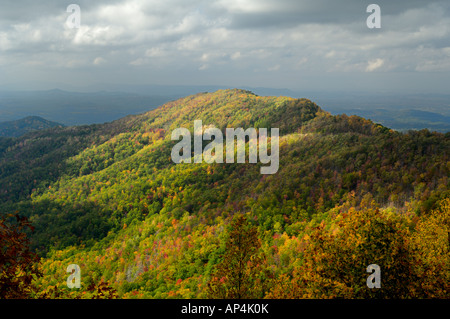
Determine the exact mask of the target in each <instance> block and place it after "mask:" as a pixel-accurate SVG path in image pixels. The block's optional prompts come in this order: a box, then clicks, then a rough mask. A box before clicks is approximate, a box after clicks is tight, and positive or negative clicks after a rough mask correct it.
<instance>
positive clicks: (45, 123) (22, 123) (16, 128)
mask: <svg viewBox="0 0 450 319" xmlns="http://www.w3.org/2000/svg"><path fill="white" fill-rule="evenodd" d="M56 126H62V124H60V123H56V122H52V121H49V120H46V119H44V118H42V117H39V116H27V117H25V118H23V119H20V120H16V121H7V122H0V136H3V137H19V136H21V135H24V134H26V133H29V132H33V131H38V130H44V129H47V128H52V127H56Z"/></svg>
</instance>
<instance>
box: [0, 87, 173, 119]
mask: <svg viewBox="0 0 450 319" xmlns="http://www.w3.org/2000/svg"><path fill="white" fill-rule="evenodd" d="M178 97H180V96H175V97H174V96H165V95H158V94H156V95H149V94H137V93H126V92H108V91H99V92H71V91H64V90H59V89H54V90H47V91H0V121H9V120H12V119H15V118H20V117H26V116H31V115H38V116H41V117H44V118H46V119H49V120H52V121H55V122H58V123H62V124H64V125H86V124H95V123H105V122H110V121H114V120H117V119H120V118H122V117H124V116H126V115H129V114H139V113H142V112H145V111H148V110H149V109H152V108H155V107H157V106H159V105H161V104H163V103H166V102H168V101H171V100H174V99H175V98H178Z"/></svg>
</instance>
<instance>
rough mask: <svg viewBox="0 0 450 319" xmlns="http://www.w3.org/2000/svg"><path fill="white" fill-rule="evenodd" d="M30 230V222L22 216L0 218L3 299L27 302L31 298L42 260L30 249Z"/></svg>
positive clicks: (1, 290)
mask: <svg viewBox="0 0 450 319" xmlns="http://www.w3.org/2000/svg"><path fill="white" fill-rule="evenodd" d="M27 229H29V230H31V231H32V230H33V226H31V223H30V221H29V220H28V219H27V218H26V217H21V216H19V215H18V214H15V215H13V214H8V215H2V216H1V217H0V299H26V298H29V297H30V294H31V293H32V289H33V286H32V285H31V283H32V281H33V279H34V277H35V276H39V275H40V273H39V271H38V270H37V269H36V263H37V261H38V257H37V255H36V254H35V253H33V252H32V251H31V250H30V242H29V239H28V237H27V233H26V232H27Z"/></svg>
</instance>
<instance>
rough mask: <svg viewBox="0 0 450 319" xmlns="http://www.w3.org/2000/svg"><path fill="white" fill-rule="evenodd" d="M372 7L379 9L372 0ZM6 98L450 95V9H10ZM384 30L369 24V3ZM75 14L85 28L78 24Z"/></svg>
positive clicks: (232, 1)
mask: <svg viewBox="0 0 450 319" xmlns="http://www.w3.org/2000/svg"><path fill="white" fill-rule="evenodd" d="M372 1H373V2H372ZM0 3H1V10H0V88H2V87H3V88H5V87H7V88H18V89H51V88H55V87H59V88H70V87H78V88H83V87H85V88H95V87H96V85H98V84H109V83H110V84H121V83H126V84H132V85H134V84H136V85H137V84H139V85H142V84H164V85H167V84H174V85H175V84H176V85H227V86H231V87H239V86H250V87H258V86H263V87H271V88H288V89H293V90H324V91H346V90H348V91H358V90H360V91H381V92H385V91H395V92H422V93H450V90H449V89H448V88H449V83H450V1H448V0H446V1H431V0H428V1H427V0H425V1H424V0H422V1H419V0H409V1H392V0H383V1H381V0H371V1H361V0H342V1H336V0H329V1H325V0H314V1H305V0H295V1H294V0H112V1H106V0H96V1H88V0H69V1H61V0H40V1H36V0H1V2H0ZM371 3H376V4H378V5H379V6H380V8H381V28H380V29H369V28H368V27H367V24H366V20H367V17H368V16H369V15H370V13H367V12H366V8H367V6H368V5H369V4H371ZM70 4H77V5H79V7H80V9H81V24H80V26H79V28H70V26H69V24H68V23H67V19H68V17H69V16H70V15H71V14H72V13H70V12H67V7H68V6H69V5H70Z"/></svg>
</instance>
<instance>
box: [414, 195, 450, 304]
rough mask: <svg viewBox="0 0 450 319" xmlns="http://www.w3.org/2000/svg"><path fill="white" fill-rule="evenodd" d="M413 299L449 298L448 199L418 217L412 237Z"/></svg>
mask: <svg viewBox="0 0 450 319" xmlns="http://www.w3.org/2000/svg"><path fill="white" fill-rule="evenodd" d="M411 246H412V250H413V251H414V265H415V272H416V273H417V276H418V278H419V279H418V280H417V286H416V287H414V297H416V298H450V198H447V199H445V200H442V201H441V202H439V204H438V208H437V209H435V210H433V211H432V212H431V213H430V214H426V215H424V216H422V217H421V219H420V220H419V222H418V223H417V225H416V227H415V232H414V234H413V236H412V243H411Z"/></svg>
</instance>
